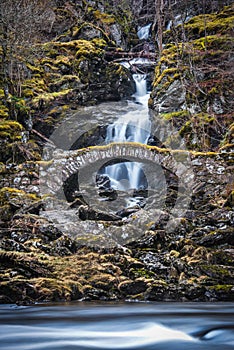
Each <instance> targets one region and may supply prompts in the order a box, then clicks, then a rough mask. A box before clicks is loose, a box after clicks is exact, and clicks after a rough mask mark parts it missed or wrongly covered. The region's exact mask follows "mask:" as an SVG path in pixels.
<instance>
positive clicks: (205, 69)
mask: <svg viewBox="0 0 234 350" xmlns="http://www.w3.org/2000/svg"><path fill="white" fill-rule="evenodd" d="M232 31H233V5H232V6H229V7H225V8H224V10H223V11H222V12H220V13H218V14H207V15H200V16H196V17H193V18H192V19H190V20H189V21H188V22H186V23H185V24H183V25H179V26H178V27H176V29H175V30H174V31H173V30H171V31H167V32H166V33H165V41H166V42H168V45H166V47H165V49H164V50H163V52H162V55H161V58H160V60H159V63H158V65H157V66H156V70H155V79H154V83H153V89H152V93H151V99H150V102H149V106H150V108H151V109H152V110H153V111H154V118H155V119H156V123H157V122H158V120H160V119H162V120H166V121H167V122H168V123H170V124H171V125H173V126H174V127H175V128H177V130H178V132H177V134H174V135H173V137H174V139H176V138H177V137H183V139H184V140H185V142H186V147H187V148H189V149H196V150H201V151H205V150H207V151H209V150H217V149H220V148H223V147H225V145H228V144H230V143H233V135H232V134H233V125H232V123H231V113H230V111H232V110H233V72H232V69H231V66H232V65H233V62H232V56H231V54H230V53H231V51H232V45H233V39H232ZM172 42H176V44H172Z"/></svg>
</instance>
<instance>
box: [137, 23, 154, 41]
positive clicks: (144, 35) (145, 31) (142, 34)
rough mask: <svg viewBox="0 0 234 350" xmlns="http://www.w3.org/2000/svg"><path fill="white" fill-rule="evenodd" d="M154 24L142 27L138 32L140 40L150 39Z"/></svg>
mask: <svg viewBox="0 0 234 350" xmlns="http://www.w3.org/2000/svg"><path fill="white" fill-rule="evenodd" d="M151 25H152V23H149V24H147V25H146V26H144V27H141V28H140V29H139V30H138V32H137V36H138V38H139V39H140V40H144V39H148V38H149V33H150V27H151Z"/></svg>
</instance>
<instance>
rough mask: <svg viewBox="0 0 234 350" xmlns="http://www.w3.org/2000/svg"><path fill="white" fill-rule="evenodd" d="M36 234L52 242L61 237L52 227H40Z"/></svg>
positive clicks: (56, 229)
mask: <svg viewBox="0 0 234 350" xmlns="http://www.w3.org/2000/svg"><path fill="white" fill-rule="evenodd" d="M38 234H42V235H44V236H46V237H47V238H48V240H49V241H54V240H56V239H58V238H60V237H61V236H62V232H61V231H60V230H59V229H58V228H57V227H55V226H53V225H47V226H40V227H39V232H38Z"/></svg>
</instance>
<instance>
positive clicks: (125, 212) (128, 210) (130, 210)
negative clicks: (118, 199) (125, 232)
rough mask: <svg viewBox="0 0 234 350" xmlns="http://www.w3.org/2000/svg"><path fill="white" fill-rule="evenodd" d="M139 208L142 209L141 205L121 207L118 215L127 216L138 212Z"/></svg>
mask: <svg viewBox="0 0 234 350" xmlns="http://www.w3.org/2000/svg"><path fill="white" fill-rule="evenodd" d="M139 209H140V208H139V207H135V208H125V209H121V210H119V211H117V212H116V215H117V216H120V217H121V218H126V217H128V216H130V215H131V214H133V213H136V212H137V211H138V210H139Z"/></svg>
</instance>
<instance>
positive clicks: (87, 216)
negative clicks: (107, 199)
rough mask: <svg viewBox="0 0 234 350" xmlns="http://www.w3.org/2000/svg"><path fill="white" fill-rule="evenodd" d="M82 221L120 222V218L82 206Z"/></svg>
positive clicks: (80, 214) (80, 213)
mask: <svg viewBox="0 0 234 350" xmlns="http://www.w3.org/2000/svg"><path fill="white" fill-rule="evenodd" d="M78 215H79V218H80V219H81V220H97V221H118V220H121V217H120V216H117V215H115V214H109V213H105V212H101V211H96V210H94V209H92V208H90V207H88V206H85V205H82V206H80V208H79V211H78Z"/></svg>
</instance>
